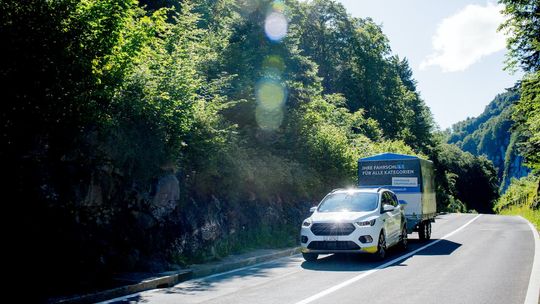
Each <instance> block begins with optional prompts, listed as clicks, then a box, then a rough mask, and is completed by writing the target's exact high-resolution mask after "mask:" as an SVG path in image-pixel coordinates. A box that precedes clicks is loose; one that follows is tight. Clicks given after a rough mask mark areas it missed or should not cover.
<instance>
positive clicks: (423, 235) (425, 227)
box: [418, 221, 431, 241]
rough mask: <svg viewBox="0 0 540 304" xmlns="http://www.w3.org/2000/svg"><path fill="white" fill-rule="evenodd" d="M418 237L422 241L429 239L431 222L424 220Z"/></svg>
mask: <svg viewBox="0 0 540 304" xmlns="http://www.w3.org/2000/svg"><path fill="white" fill-rule="evenodd" d="M418 238H419V239H420V240H421V241H427V240H429V239H430V238H431V222H430V221H423V222H422V223H420V225H419V227H418Z"/></svg>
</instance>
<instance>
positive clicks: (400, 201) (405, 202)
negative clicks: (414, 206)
mask: <svg viewBox="0 0 540 304" xmlns="http://www.w3.org/2000/svg"><path fill="white" fill-rule="evenodd" d="M398 202H399V204H400V205H407V204H408V203H407V201H404V200H399V201H398Z"/></svg>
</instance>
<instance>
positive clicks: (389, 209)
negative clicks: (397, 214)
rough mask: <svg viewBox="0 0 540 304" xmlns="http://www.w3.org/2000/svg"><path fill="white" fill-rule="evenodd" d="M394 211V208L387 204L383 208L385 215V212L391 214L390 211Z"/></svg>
mask: <svg viewBox="0 0 540 304" xmlns="http://www.w3.org/2000/svg"><path fill="white" fill-rule="evenodd" d="M394 209H395V208H394V206H392V205H387V204H385V205H384V206H383V213H385V212H390V211H394Z"/></svg>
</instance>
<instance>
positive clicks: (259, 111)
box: [255, 106, 283, 131]
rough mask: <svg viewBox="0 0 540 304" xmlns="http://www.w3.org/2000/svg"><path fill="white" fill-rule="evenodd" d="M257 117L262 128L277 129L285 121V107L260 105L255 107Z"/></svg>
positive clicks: (267, 129)
mask: <svg viewBox="0 0 540 304" xmlns="http://www.w3.org/2000/svg"><path fill="white" fill-rule="evenodd" d="M255 119H256V120H257V124H258V125H259V127H260V128H261V129H263V130H266V131H275V130H277V129H278V128H279V126H280V125H281V122H282V121H283V109H281V108H276V109H267V108H264V107H260V106H259V107H257V108H256V109H255Z"/></svg>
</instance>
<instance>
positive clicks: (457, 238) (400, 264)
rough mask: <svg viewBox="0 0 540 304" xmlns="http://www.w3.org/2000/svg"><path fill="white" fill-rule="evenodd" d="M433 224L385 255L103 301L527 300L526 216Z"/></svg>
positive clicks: (295, 265)
mask: <svg viewBox="0 0 540 304" xmlns="http://www.w3.org/2000/svg"><path fill="white" fill-rule="evenodd" d="M432 230H433V232H432V240H431V241H429V243H427V244H426V243H420V242H419V241H418V240H417V239H416V238H417V234H416V233H414V234H412V235H409V238H410V240H411V241H410V246H409V250H408V251H407V252H405V253H403V252H398V251H393V252H391V253H390V255H389V257H387V260H386V261H384V262H374V261H373V260H371V259H370V258H369V257H368V256H358V255H328V256H322V257H319V260H318V261H317V262H315V263H309V262H304V260H303V259H302V257H301V256H292V257H287V258H282V259H279V260H276V261H272V262H268V263H264V264H260V265H255V266H253V267H250V268H245V269H241V270H238V271H233V272H228V273H225V274H218V275H213V276H210V277H206V278H202V279H198V280H192V281H187V282H183V283H181V284H178V285H176V286H174V287H171V288H165V289H156V290H150V291H146V292H142V293H139V294H135V295H132V296H127V297H123V298H119V299H115V300H112V301H108V302H107V303H182V304H184V303H185V304H187V303H234V304H241V303H250V304H251V303H261V304H263V303H293V304H307V303H338V304H346V303H355V304H357V303H364V302H365V303H370V304H376V303H415V304H418V303H424V304H425V303H439V304H444V303H475V304H479V303H489V304H497V303H500V304H511V303H520V304H522V303H524V301H525V298H526V294H527V291H528V287H529V278H530V276H531V270H532V265H533V260H534V254H535V240H534V237H533V233H532V232H531V228H530V226H529V224H528V223H527V222H526V221H524V220H523V219H522V218H519V217H508V216H497V215H481V216H479V217H477V215H473V214H448V215H442V216H439V217H438V218H437V220H436V222H435V223H434V224H433V229H432ZM422 247H425V248H423V249H422ZM400 257H401V258H400ZM536 288H537V286H536Z"/></svg>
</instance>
